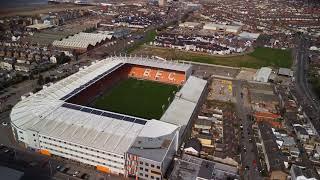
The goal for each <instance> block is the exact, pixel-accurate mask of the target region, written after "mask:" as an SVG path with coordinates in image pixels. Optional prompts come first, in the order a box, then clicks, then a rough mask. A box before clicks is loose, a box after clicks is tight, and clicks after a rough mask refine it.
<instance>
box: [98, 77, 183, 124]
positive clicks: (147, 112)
mask: <svg viewBox="0 0 320 180" xmlns="http://www.w3.org/2000/svg"><path fill="white" fill-rule="evenodd" d="M178 90H179V87H177V86H174V85H168V84H162V83H158V82H153V81H144V80H137V79H132V78H129V79H126V80H124V81H121V82H120V83H119V84H117V85H116V86H115V87H113V88H112V89H111V90H109V91H108V92H106V93H105V94H104V95H102V96H100V97H99V98H98V99H97V100H96V101H95V102H94V103H93V107H94V108H98V109H103V110H108V111H112V112H118V113H122V114H127V115H132V116H136V117H141V118H146V119H160V117H161V116H162V114H163V112H164V111H165V110H166V109H167V108H168V106H169V102H168V98H169V97H170V102H171V101H172V99H173V98H174V92H177V91H178ZM163 105H165V106H164V109H162V106H163Z"/></svg>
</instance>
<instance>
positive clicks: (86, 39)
mask: <svg viewBox="0 0 320 180" xmlns="http://www.w3.org/2000/svg"><path fill="white" fill-rule="evenodd" d="M111 38H112V35H106V34H100V33H97V34H96V33H84V32H80V33H79V34H75V35H73V36H69V37H68V38H65V39H62V40H61V41H53V43H52V45H53V46H57V47H65V48H68V47H69V48H72V47H73V48H87V47H88V46H89V45H92V46H95V45H96V44H97V43H100V42H102V41H105V40H106V39H111Z"/></svg>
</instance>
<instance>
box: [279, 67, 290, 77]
mask: <svg viewBox="0 0 320 180" xmlns="http://www.w3.org/2000/svg"><path fill="white" fill-rule="evenodd" d="M278 74H279V75H284V76H293V71H292V70H291V69H288V68H279V71H278Z"/></svg>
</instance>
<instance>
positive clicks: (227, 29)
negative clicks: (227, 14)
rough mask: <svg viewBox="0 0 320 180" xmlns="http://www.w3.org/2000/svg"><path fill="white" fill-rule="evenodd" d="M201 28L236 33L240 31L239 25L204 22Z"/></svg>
mask: <svg viewBox="0 0 320 180" xmlns="http://www.w3.org/2000/svg"><path fill="white" fill-rule="evenodd" d="M203 29H205V30H212V31H219V32H225V33H234V34H237V33H239V32H240V30H241V26H239V25H226V24H217V23H206V24H205V25H204V26H203Z"/></svg>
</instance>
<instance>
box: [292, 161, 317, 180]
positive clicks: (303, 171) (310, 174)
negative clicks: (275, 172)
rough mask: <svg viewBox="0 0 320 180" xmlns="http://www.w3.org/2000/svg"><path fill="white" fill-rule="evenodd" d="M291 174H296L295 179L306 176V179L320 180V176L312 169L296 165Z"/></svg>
mask: <svg viewBox="0 0 320 180" xmlns="http://www.w3.org/2000/svg"><path fill="white" fill-rule="evenodd" d="M291 172H293V173H294V175H295V177H298V176H304V177H305V178H308V179H309V180H316V179H318V178H319V176H318V175H317V174H316V173H315V172H314V171H313V170H312V169H308V168H305V167H301V166H297V165H295V164H293V165H292V166H291Z"/></svg>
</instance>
